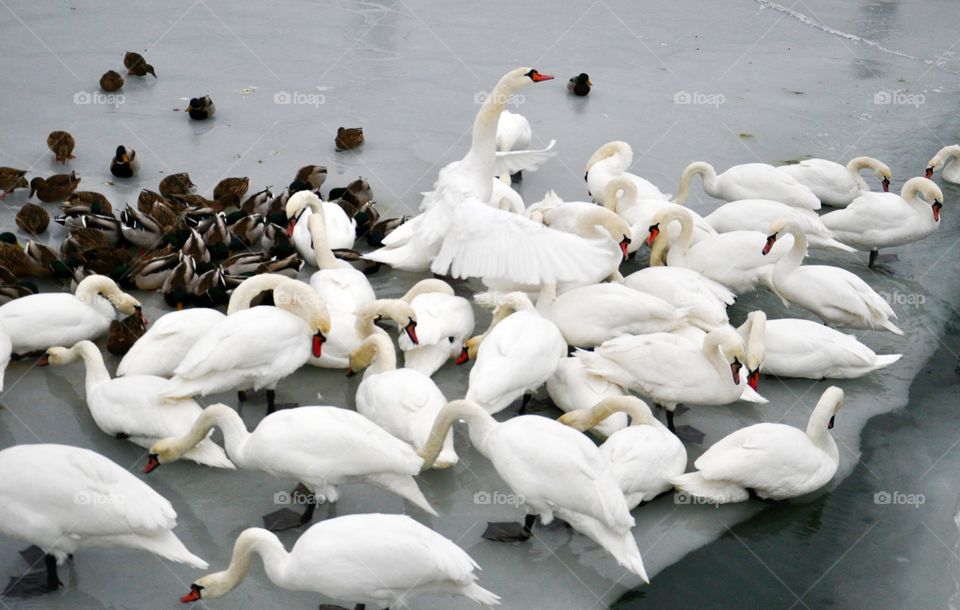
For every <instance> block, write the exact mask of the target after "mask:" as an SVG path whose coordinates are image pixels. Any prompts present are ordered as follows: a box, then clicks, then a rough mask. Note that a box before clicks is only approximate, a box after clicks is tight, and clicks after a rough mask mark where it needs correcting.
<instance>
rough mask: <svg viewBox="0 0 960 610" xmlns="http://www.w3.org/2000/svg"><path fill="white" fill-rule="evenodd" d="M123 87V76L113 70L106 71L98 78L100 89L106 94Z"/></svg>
mask: <svg viewBox="0 0 960 610" xmlns="http://www.w3.org/2000/svg"><path fill="white" fill-rule="evenodd" d="M121 87H123V76H121V75H120V73H119V72H117V71H115V70H108V71H107V72H105V73H104V74H103V76H101V77H100V88H101V89H103V90H104V91H106V92H107V93H110V92H113V91H116V90H118V89H120V88H121Z"/></svg>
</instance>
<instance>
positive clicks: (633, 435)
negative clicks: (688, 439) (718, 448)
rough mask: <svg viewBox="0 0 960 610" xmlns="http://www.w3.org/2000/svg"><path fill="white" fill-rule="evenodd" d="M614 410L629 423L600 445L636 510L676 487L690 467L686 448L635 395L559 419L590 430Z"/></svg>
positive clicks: (626, 496) (628, 499)
mask: <svg viewBox="0 0 960 610" xmlns="http://www.w3.org/2000/svg"><path fill="white" fill-rule="evenodd" d="M614 413H619V414H628V415H630V426H629V427H627V428H623V429H622V430H618V431H617V432H615V433H614V434H613V435H611V436H610V437H609V438H608V439H607V440H605V441H604V442H603V444H602V445H600V454H601V455H603V457H605V458H607V461H608V462H609V463H610V467H611V469H612V470H613V476H614V478H615V479H616V480H617V482H618V483H619V484H620V491H622V492H623V496H624V498H625V499H626V501H627V508H629V509H630V510H633V509H634V508H636V507H637V505H639V504H640V503H641V502H649V501H650V500H653V499H654V498H656V497H657V496H659V495H660V494H662V493H663V492H665V491H669V490H670V489H672V488H673V483H672V482H671V479H672V478H673V477H676V476H677V475H681V474H683V473H684V471H685V470H686V469H687V450H686V449H684V447H683V443H682V442H681V441H680V439H678V438H677V437H676V435H674V434H673V433H672V432H670V430H668V429H667V427H666V426H664V425H663V424H661V423H660V422H659V421H657V418H656V417H654V416H653V413H651V412H650V407H648V406H647V403H645V402H643V401H642V400H640V399H639V398H637V397H635V396H618V397H615V398H605V399H604V400H602V401H600V402H598V403H597V404H596V405H594V406H593V407H592V408H590V409H578V410H576V411H570V412H569V413H567V414H565V415H563V416H562V417H560V419H559V420H558V421H559V422H560V423H561V424H565V425H567V426H570V427H572V428H575V429H576V430H580V431H584V430H589V429H590V428H592V427H593V426H595V425H597V424H598V423H600V422H602V421H604V420H605V419H607V418H608V417H610V416H611V415H612V414H614Z"/></svg>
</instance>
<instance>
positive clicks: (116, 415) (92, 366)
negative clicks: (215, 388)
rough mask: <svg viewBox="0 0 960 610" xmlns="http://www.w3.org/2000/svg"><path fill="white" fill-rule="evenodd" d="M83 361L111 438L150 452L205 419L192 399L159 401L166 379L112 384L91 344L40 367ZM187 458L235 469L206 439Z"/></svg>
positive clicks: (58, 351) (90, 396) (92, 401)
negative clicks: (157, 444) (127, 441)
mask: <svg viewBox="0 0 960 610" xmlns="http://www.w3.org/2000/svg"><path fill="white" fill-rule="evenodd" d="M78 358H79V359H82V360H83V364H84V367H85V369H86V395H87V408H88V409H90V415H92V416H93V421H94V422H96V424H97V427H98V428H100V430H102V431H103V432H104V433H106V434H109V435H110V436H115V437H117V438H118V439H124V440H129V441H130V442H131V443H133V444H135V445H139V446H140V447H143V448H145V449H149V448H150V446H151V445H153V443H155V442H156V441H158V440H160V439H161V438H164V437H167V436H174V435H180V434H185V433H186V432H187V431H188V430H189V429H190V426H191V425H193V421H194V420H195V419H196V418H197V416H199V415H200V412H201V408H200V405H198V404H197V403H196V401H194V400H193V399H191V398H183V399H180V400H177V401H173V402H170V401H164V400H162V399H161V398H160V396H159V395H160V393H161V392H162V391H163V390H164V389H165V388H166V386H167V380H166V379H164V378H163V377H154V376H152V375H128V376H126V377H117V378H116V379H110V373H109V372H108V371H107V367H106V366H105V365H104V364H103V355H102V354H101V353H100V350H99V349H97V346H96V345H94V344H93V343H91V342H90V341H80V342H79V343H77V344H76V345H74V346H73V347H69V348H67V347H51V348H50V349H48V350H47V353H46V355H45V356H44V357H43V358H42V359H41V360H40V361H39V365H40V366H46V365H48V364H52V365H57V366H60V365H66V364H70V363H71V362H75V361H76V360H77V359H78ZM184 457H186V458H187V459H188V460H192V461H194V462H197V463H198V464H204V465H206V466H214V467H216V468H230V469H232V468H233V467H234V466H233V464H232V463H231V462H230V460H228V459H227V456H226V454H225V453H224V452H223V448H222V447H220V445H218V444H216V443H215V442H213V441H212V440H210V439H209V438H204V439H203V440H201V441H200V442H199V443H198V444H197V446H196V447H193V448H192V449H191V450H190V451H188V452H187V453H186V455H184Z"/></svg>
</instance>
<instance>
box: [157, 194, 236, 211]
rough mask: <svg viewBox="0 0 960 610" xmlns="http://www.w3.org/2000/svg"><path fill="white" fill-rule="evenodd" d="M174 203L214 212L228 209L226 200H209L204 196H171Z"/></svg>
mask: <svg viewBox="0 0 960 610" xmlns="http://www.w3.org/2000/svg"><path fill="white" fill-rule="evenodd" d="M169 197H170V199H171V200H172V201H175V202H177V203H178V204H180V205H182V206H184V207H187V208H206V209H207V210H210V211H212V212H222V211H223V209H224V208H225V207H226V205H225V204H226V201H225V200H216V199H207V198H206V197H204V196H203V195H194V194H188V195H169Z"/></svg>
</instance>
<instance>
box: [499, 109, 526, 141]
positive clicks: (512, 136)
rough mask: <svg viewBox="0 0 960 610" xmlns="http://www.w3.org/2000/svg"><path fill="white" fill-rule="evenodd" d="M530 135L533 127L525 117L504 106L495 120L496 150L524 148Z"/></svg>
mask: <svg viewBox="0 0 960 610" xmlns="http://www.w3.org/2000/svg"><path fill="white" fill-rule="evenodd" d="M532 137H533V129H532V128H531V127H530V121H528V120H527V117H525V116H523V115H522V114H520V113H518V112H510V111H509V110H507V109H506V108H504V110H503V112H501V113H500V118H499V119H498V120H497V152H510V151H511V150H526V149H527V148H528V147H529V146H530V139H531V138H532Z"/></svg>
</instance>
